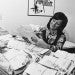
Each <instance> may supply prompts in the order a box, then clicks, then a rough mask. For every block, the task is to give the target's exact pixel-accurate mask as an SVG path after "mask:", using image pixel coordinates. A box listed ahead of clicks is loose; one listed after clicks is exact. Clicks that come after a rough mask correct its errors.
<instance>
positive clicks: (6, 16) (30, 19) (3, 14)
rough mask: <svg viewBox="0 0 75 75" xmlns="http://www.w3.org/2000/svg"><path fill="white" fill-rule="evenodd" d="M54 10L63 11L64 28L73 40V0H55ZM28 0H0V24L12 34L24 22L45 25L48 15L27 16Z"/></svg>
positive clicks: (24, 23) (74, 36)
mask: <svg viewBox="0 0 75 75" xmlns="http://www.w3.org/2000/svg"><path fill="white" fill-rule="evenodd" d="M55 2H56V3H55V6H56V7H55V12H57V11H62V12H64V13H65V14H66V15H67V17H68V19H69V22H68V24H67V27H66V28H65V29H66V31H67V32H68V34H69V36H70V41H72V42H75V39H74V38H75V33H74V32H75V29H74V28H75V25H74V24H75V21H74V16H75V14H74V13H75V10H74V6H75V5H74V3H75V1H74V0H55ZM27 7H28V0H0V26H1V27H3V28H5V29H7V30H8V31H9V32H10V33H12V34H17V31H16V29H17V27H18V26H20V25H26V24H40V25H46V24H47V22H48V20H49V17H40V16H27V9H28V8H27Z"/></svg>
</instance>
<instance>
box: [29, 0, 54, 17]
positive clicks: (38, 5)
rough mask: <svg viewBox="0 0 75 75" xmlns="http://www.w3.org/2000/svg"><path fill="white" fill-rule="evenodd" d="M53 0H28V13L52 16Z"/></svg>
mask: <svg viewBox="0 0 75 75" xmlns="http://www.w3.org/2000/svg"><path fill="white" fill-rule="evenodd" d="M54 10H55V0H28V15H33V16H53V14H54Z"/></svg>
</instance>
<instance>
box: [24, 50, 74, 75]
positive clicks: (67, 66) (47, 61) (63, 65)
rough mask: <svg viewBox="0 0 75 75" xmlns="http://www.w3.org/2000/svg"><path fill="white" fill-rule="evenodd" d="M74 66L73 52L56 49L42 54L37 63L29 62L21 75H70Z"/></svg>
mask: <svg viewBox="0 0 75 75" xmlns="http://www.w3.org/2000/svg"><path fill="white" fill-rule="evenodd" d="M74 67H75V54H71V53H68V52H65V51H61V50H58V51H57V52H55V53H51V54H50V55H49V56H44V57H43V58H42V59H41V60H40V61H39V62H38V63H34V62H33V63H31V64H30V65H29V66H28V67H27V69H26V70H25V71H24V73H23V75H26V74H28V75H50V74H51V75H70V74H71V71H72V70H73V69H74Z"/></svg>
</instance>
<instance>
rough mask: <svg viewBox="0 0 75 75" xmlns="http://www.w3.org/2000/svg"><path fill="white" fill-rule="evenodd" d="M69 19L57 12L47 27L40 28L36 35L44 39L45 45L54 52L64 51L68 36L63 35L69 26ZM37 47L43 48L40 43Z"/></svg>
mask: <svg viewBox="0 0 75 75" xmlns="http://www.w3.org/2000/svg"><path fill="white" fill-rule="evenodd" d="M67 22H68V19H67V17H66V15H65V14H64V13H62V12H57V13H55V14H54V16H53V17H52V18H51V19H50V20H49V22H48V24H47V27H44V28H40V29H39V31H36V32H35V33H36V35H37V36H38V37H39V38H41V39H43V44H45V45H46V46H47V48H49V49H50V50H52V51H54V52H55V51H56V50H58V49H62V47H63V44H64V43H65V41H66V36H65V34H64V33H63V29H64V28H65V26H66V25H67ZM37 45H39V46H41V45H42V44H41V45H40V43H38V44H37ZM44 47H45V46H44Z"/></svg>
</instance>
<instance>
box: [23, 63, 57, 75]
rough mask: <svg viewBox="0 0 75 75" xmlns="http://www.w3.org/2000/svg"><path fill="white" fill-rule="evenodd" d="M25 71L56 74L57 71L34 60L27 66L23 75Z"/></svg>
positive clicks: (37, 74)
mask: <svg viewBox="0 0 75 75" xmlns="http://www.w3.org/2000/svg"><path fill="white" fill-rule="evenodd" d="M25 73H28V74H30V75H50V74H51V75H56V73H57V71H56V70H53V69H48V68H46V67H44V66H42V65H40V64H38V63H34V62H33V63H31V64H30V65H29V66H28V67H27V69H26V70H25V71H24V73H23V75H24V74H25Z"/></svg>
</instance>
